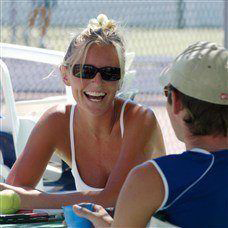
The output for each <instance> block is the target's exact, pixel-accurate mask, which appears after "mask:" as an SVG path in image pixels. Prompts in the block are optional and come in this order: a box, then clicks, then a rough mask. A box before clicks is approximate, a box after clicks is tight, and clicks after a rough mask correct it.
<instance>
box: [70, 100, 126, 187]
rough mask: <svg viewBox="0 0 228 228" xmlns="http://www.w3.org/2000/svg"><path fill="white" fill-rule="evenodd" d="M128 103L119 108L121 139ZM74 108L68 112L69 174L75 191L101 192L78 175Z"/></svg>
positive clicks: (73, 106)
mask: <svg viewBox="0 0 228 228" xmlns="http://www.w3.org/2000/svg"><path fill="white" fill-rule="evenodd" d="M128 101H130V100H129V99H128V100H126V101H125V102H124V104H123V106H122V108H121V113H120V131H121V136H122V138H123V135H124V120H123V116H124V110H125V107H126V104H127V103H128ZM75 107H76V105H72V106H71V110H70V146H71V159H72V168H71V172H72V175H73V177H74V180H75V186H76V189H77V191H98V190H101V189H100V188H93V187H90V186H88V185H87V184H86V183H85V182H84V181H83V180H82V179H81V176H80V175H79V172H78V168H77V164H76V160H75V147H74V144H75V143H74V113H75Z"/></svg>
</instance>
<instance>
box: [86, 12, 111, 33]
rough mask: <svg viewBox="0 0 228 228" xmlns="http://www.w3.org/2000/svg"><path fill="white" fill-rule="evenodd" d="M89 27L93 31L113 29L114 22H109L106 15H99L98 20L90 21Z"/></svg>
mask: <svg viewBox="0 0 228 228" xmlns="http://www.w3.org/2000/svg"><path fill="white" fill-rule="evenodd" d="M89 27H90V28H92V29H99V28H101V29H103V30H106V29H111V28H113V22H112V21H111V20H109V19H108V17H107V16H106V15H105V14H99V15H98V16H97V18H93V19H91V20H90V21H89Z"/></svg>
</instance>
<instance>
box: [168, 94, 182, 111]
mask: <svg viewBox="0 0 228 228" xmlns="http://www.w3.org/2000/svg"><path fill="white" fill-rule="evenodd" d="M171 93H172V95H171V96H172V108H173V113H174V114H178V113H179V112H180V111H182V110H183V105H182V103H181V100H180V97H179V96H178V95H179V94H178V93H177V92H176V91H173V90H172V91H171Z"/></svg>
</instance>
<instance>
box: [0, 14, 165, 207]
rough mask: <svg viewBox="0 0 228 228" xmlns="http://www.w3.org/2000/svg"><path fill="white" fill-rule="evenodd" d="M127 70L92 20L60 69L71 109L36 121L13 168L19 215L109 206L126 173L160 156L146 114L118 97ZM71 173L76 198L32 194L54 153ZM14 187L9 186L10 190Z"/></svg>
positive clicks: (108, 23)
mask: <svg viewBox="0 0 228 228" xmlns="http://www.w3.org/2000/svg"><path fill="white" fill-rule="evenodd" d="M124 69H125V46H124V43H123V40H122V38H121V37H120V35H119V34H118V27H117V24H116V22H115V21H114V20H109V19H108V18H107V17H106V16H105V15H99V16H98V17H97V19H92V20H90V22H89V24H88V26H87V28H86V29H85V30H84V31H82V33H81V34H79V35H78V36H76V37H75V38H74V39H73V40H72V42H71V44H70V46H69V48H68V50H67V53H66V55H65V58H64V60H63V63H62V65H61V67H60V70H61V74H62V78H63V81H64V83H65V84H66V85H68V86H71V89H72V94H73V97H74V99H75V101H76V103H77V105H66V106H62V105H58V106H55V107H53V108H51V109H49V110H47V111H46V112H45V114H44V115H43V116H42V117H41V119H40V120H39V122H38V123H37V125H36V126H35V128H34V130H33V131H32V133H31V136H30V138H29V140H28V143H27V145H26V147H25V149H24V151H23V153H22V154H21V156H20V157H19V158H18V160H17V161H16V163H15V164H14V166H13V168H12V170H11V172H10V174H9V177H8V178H7V184H9V185H7V184H1V188H11V189H14V190H15V191H17V192H18V193H19V194H20V196H21V199H22V203H21V208H23V209H28V208H60V207H61V206H63V205H69V204H74V203H80V202H94V203H98V204H101V205H103V206H104V207H111V206H114V205H115V203H116V200H117V197H118V194H119V191H120V189H121V186H122V184H123V182H124V180H125V178H126V176H127V174H128V172H129V171H130V170H131V169H132V168H133V167H134V166H136V165H138V164H140V163H142V162H145V161H147V160H148V159H151V158H155V157H159V156H161V155H164V154H165V149H164V144H163V139H162V134H161V131H160V127H159V125H158V122H157V120H156V118H155V115H154V113H153V111H152V110H151V109H148V108H145V107H142V106H140V105H138V104H136V103H134V102H132V101H129V100H123V99H120V98H118V97H116V93H117V91H118V90H119V89H120V88H121V85H122V82H123V77H124V73H125V72H124ZM55 150H57V151H61V152H59V156H60V157H61V158H62V159H63V160H64V161H65V162H66V163H67V164H68V165H69V166H70V167H71V168H72V173H73V176H74V179H75V184H76V188H77V191H76V192H74V193H68V194H61V195H59V194H46V193H44V192H40V191H38V190H35V186H36V184H37V183H38V181H39V180H40V178H41V176H42V174H43V172H44V170H45V168H46V166H47V164H48V161H49V159H50V158H51V156H52V154H53V152H54V151H55ZM10 185H13V186H10Z"/></svg>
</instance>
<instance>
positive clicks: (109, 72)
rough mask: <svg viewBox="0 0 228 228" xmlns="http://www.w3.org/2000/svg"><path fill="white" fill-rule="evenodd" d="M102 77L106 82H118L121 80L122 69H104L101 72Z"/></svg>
mask: <svg viewBox="0 0 228 228" xmlns="http://www.w3.org/2000/svg"><path fill="white" fill-rule="evenodd" d="M100 73H101V77H102V79H103V80H106V81H117V80H120V78H121V74H120V68H118V67H104V68H102V69H101V70H100Z"/></svg>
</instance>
